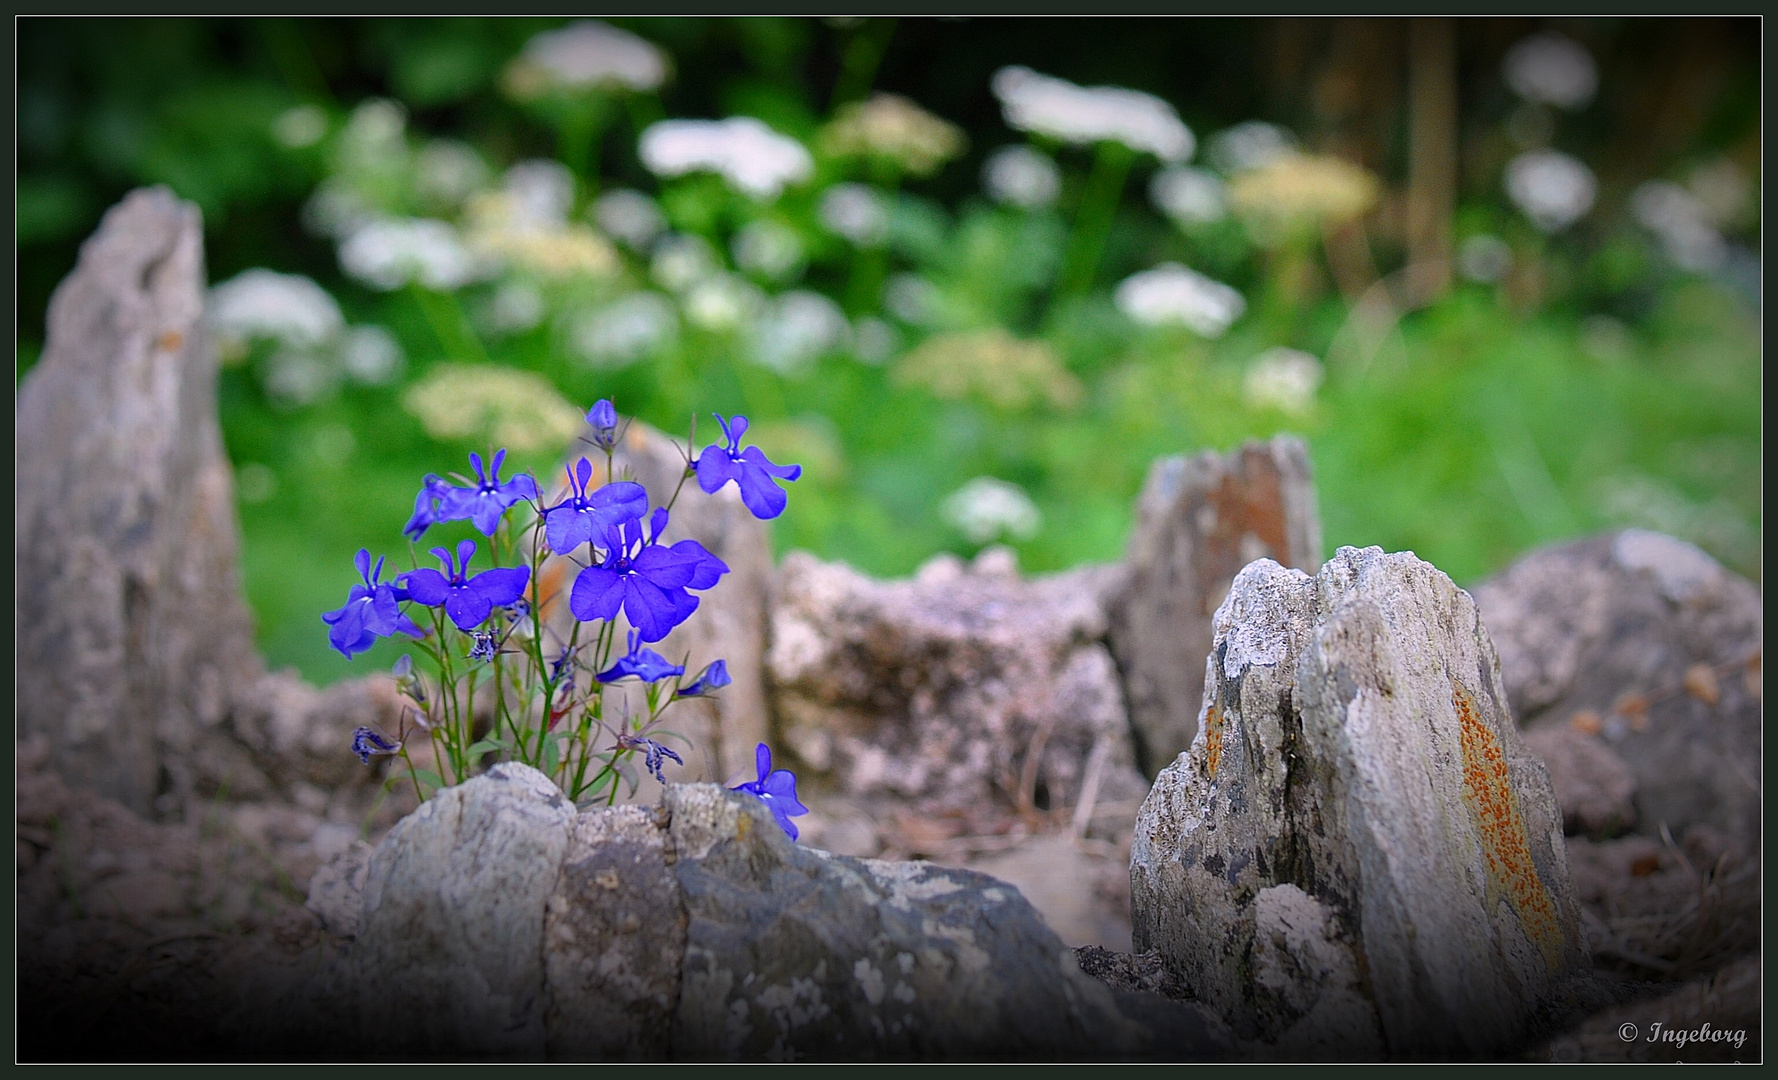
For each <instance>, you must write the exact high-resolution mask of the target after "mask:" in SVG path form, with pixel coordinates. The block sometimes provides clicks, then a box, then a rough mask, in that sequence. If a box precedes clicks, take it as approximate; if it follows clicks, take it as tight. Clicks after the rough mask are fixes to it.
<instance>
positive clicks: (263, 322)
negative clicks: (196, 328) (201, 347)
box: [208, 270, 346, 349]
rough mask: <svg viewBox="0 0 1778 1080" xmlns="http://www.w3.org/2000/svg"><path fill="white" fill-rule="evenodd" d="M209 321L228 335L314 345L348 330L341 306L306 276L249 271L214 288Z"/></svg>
mask: <svg viewBox="0 0 1778 1080" xmlns="http://www.w3.org/2000/svg"><path fill="white" fill-rule="evenodd" d="M208 314H209V318H210V325H211V326H212V327H213V328H215V330H216V333H217V334H218V335H219V336H221V337H224V338H232V339H234V340H235V341H238V342H243V343H244V342H246V341H248V340H251V339H253V338H270V339H272V340H275V341H278V342H280V343H282V344H285V345H290V346H293V347H296V348H300V349H313V348H317V347H319V346H321V345H322V344H324V343H326V342H328V341H330V340H332V339H333V338H334V337H335V336H336V335H337V334H339V333H340V331H342V330H343V329H345V325H346V324H345V319H344V318H343V317H342V316H341V315H340V306H339V304H338V302H336V301H335V300H334V298H333V297H332V296H330V295H328V292H327V290H326V289H323V288H322V287H321V286H319V285H317V284H315V282H314V281H313V280H311V279H309V278H306V277H304V276H302V275H301V274H280V273H278V272H276V271H274V270H246V271H243V272H241V273H239V274H236V275H235V276H234V277H232V278H230V279H228V280H227V281H225V282H222V283H221V284H220V285H217V286H216V287H215V288H213V289H211V290H210V296H209V303H208Z"/></svg>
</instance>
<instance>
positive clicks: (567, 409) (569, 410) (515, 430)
mask: <svg viewBox="0 0 1778 1080" xmlns="http://www.w3.org/2000/svg"><path fill="white" fill-rule="evenodd" d="M401 404H402V407H403V408H405V409H406V410H407V411H408V412H410V413H412V414H413V415H414V416H416V417H418V418H419V421H420V423H421V424H422V425H423V426H424V427H425V428H426V433H427V434H428V435H431V436H432V437H433V438H435V439H468V438H487V439H491V440H492V441H493V442H494V443H495V444H497V445H503V446H506V447H508V448H509V449H511V450H514V451H517V452H519V453H527V452H529V451H533V450H551V451H559V450H560V448H561V447H563V446H566V445H567V444H568V442H569V441H570V440H571V439H573V438H574V435H575V433H576V432H578V431H580V430H581V428H582V427H583V426H584V425H585V423H586V420H585V413H584V412H583V411H582V410H580V409H578V408H575V407H574V406H573V405H572V404H570V403H569V402H568V401H567V400H566V399H564V398H563V397H562V395H561V394H560V393H558V392H557V391H556V388H555V387H554V386H553V385H551V383H550V381H549V380H548V379H546V378H544V377H543V376H541V375H539V374H537V373H536V372H532V371H518V370H515V369H513V368H509V367H501V366H499V365H496V364H440V365H438V366H437V367H435V368H433V369H432V370H431V371H429V372H427V373H426V377H425V378H423V379H421V380H420V381H419V382H417V383H415V384H414V385H412V386H410V387H408V388H407V390H406V391H405V392H404V393H403V394H402V395H401Z"/></svg>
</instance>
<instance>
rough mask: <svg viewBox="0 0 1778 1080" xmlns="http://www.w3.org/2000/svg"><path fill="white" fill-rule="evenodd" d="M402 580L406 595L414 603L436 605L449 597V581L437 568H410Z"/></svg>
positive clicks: (428, 605)
mask: <svg viewBox="0 0 1778 1080" xmlns="http://www.w3.org/2000/svg"><path fill="white" fill-rule="evenodd" d="M402 580H403V582H404V583H405V585H404V587H405V588H406V589H407V594H408V597H409V598H411V599H412V600H413V601H414V602H415V603H420V604H425V605H426V606H427V607H437V606H438V605H440V604H442V603H444V602H445V601H446V600H448V599H450V595H451V583H450V581H449V580H447V579H446V578H445V576H444V575H443V574H441V573H439V572H438V571H437V570H425V569H421V570H410V571H408V573H407V576H406V577H404V578H403V579H402Z"/></svg>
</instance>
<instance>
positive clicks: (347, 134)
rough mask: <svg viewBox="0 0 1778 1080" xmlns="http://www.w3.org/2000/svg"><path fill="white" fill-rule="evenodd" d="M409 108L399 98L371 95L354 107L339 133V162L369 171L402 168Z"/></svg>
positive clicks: (392, 170)
mask: <svg viewBox="0 0 1778 1080" xmlns="http://www.w3.org/2000/svg"><path fill="white" fill-rule="evenodd" d="M406 128H407V110H405V109H403V108H402V107H401V105H400V104H399V103H398V102H394V101H387V100H384V99H382V98H372V99H371V100H369V101H366V102H364V103H363V104H361V105H359V106H358V107H357V108H356V109H353V110H352V116H351V118H350V119H349V120H347V121H346V127H345V130H344V131H342V132H341V133H340V141H339V146H338V153H339V155H340V164H341V165H342V166H344V167H345V168H346V169H348V170H352V171H360V172H367V173H391V172H399V171H400V170H401V169H403V168H405V167H406V165H407V140H406V139H405V138H404V137H403V133H404V132H405V131H406Z"/></svg>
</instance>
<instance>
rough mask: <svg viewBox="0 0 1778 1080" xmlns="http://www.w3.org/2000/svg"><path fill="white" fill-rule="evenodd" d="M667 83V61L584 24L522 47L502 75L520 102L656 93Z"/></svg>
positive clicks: (634, 41) (620, 33)
mask: <svg viewBox="0 0 1778 1080" xmlns="http://www.w3.org/2000/svg"><path fill="white" fill-rule="evenodd" d="M666 78H667V57H666V54H665V53H663V52H661V50H659V49H657V48H655V47H654V46H653V45H651V44H649V43H648V42H646V41H644V40H642V39H641V38H639V37H637V36H636V35H635V34H632V33H629V32H627V31H624V30H619V29H617V28H616V27H613V26H608V25H606V24H605V23H602V22H595V21H593V20H591V19H583V20H581V21H579V22H575V23H570V24H569V25H567V26H564V27H563V28H561V29H560V30H550V31H548V32H546V33H542V34H538V35H537V36H536V37H534V38H532V39H531V40H530V41H528V42H526V43H525V49H524V51H523V52H522V53H520V54H519V56H518V58H517V59H515V60H514V61H513V63H512V65H511V66H510V67H508V69H507V72H506V89H507V92H508V93H510V94H512V96H514V97H516V98H520V99H525V98H532V97H536V96H538V95H539V94H542V93H545V92H547V91H550V90H558V91H569V92H574V91H583V90H595V89H617V88H622V89H626V90H638V91H646V90H655V89H658V88H659V87H660V85H661V83H663V82H665V81H666Z"/></svg>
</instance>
